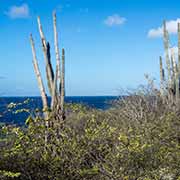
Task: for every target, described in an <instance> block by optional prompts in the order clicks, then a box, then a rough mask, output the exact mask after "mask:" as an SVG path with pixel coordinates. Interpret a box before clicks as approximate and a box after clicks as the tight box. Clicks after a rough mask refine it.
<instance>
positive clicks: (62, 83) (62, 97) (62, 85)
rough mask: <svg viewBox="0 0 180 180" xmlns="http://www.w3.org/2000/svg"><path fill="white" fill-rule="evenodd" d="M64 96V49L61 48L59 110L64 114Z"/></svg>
mask: <svg viewBox="0 0 180 180" xmlns="http://www.w3.org/2000/svg"><path fill="white" fill-rule="evenodd" d="M64 97H65V50H64V49H62V71H61V110H62V113H63V115H64Z"/></svg>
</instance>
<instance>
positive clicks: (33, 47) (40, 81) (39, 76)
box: [30, 35, 48, 119]
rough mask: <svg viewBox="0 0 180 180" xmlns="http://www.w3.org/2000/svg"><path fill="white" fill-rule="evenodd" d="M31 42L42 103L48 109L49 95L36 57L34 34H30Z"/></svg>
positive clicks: (45, 114)
mask: <svg viewBox="0 0 180 180" xmlns="http://www.w3.org/2000/svg"><path fill="white" fill-rule="evenodd" d="M30 43H31V48H32V54H33V65H34V71H35V74H36V77H37V82H38V86H39V89H40V94H41V98H42V103H43V109H45V110H47V109H48V101H47V95H46V92H45V88H44V84H43V80H42V77H41V73H40V70H39V65H38V61H37V57H36V51H35V46H34V40H33V37H32V35H30ZM44 116H45V118H46V119H47V118H48V116H47V112H45V113H44Z"/></svg>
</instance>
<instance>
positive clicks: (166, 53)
mask: <svg viewBox="0 0 180 180" xmlns="http://www.w3.org/2000/svg"><path fill="white" fill-rule="evenodd" d="M163 38H164V49H165V56H166V65H167V72H168V85H169V86H171V67H170V60H169V35H168V31H167V27H166V21H164V23H163Z"/></svg>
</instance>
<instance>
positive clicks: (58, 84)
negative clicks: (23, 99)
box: [30, 12, 65, 124]
mask: <svg viewBox="0 0 180 180" xmlns="http://www.w3.org/2000/svg"><path fill="white" fill-rule="evenodd" d="M37 22H38V27H39V33H40V37H41V43H42V50H43V54H44V59H45V64H46V78H47V84H48V90H49V94H50V96H51V105H50V107H49V106H48V102H47V95H46V92H45V88H44V84H43V80H42V77H41V73H40V70H39V67H38V62H37V58H36V51H35V47H34V40H33V38H32V35H31V36H30V40H31V47H32V53H33V64H34V70H35V74H36V76H37V80H38V86H39V89H40V93H41V97H42V102H43V108H44V109H46V110H47V109H48V110H50V111H48V113H47V111H46V110H45V113H44V117H45V119H46V120H48V121H50V119H51V120H52V121H54V120H56V121H57V122H59V123H60V122H61V121H62V120H64V119H65V110H64V96H65V84H64V83H65V82H64V76H65V74H64V71H65V70H64V68H65V67H64V63H65V50H64V49H62V61H60V60H61V59H60V53H59V43H58V32H57V25H56V13H55V12H54V13H53V27H54V47H55V53H56V71H54V70H53V67H52V63H51V52H50V43H49V42H47V41H46V38H45V35H44V33H43V28H42V24H41V21H40V17H38V18H37ZM53 123H54V122H53ZM49 124H52V123H51V122H49ZM56 124H57V123H56Z"/></svg>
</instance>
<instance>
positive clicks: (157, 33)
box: [148, 18, 180, 38]
mask: <svg viewBox="0 0 180 180" xmlns="http://www.w3.org/2000/svg"><path fill="white" fill-rule="evenodd" d="M179 22H180V18H178V19H176V20H170V21H167V22H166V26H167V30H168V32H169V34H176V33H177V24H178V23H179ZM162 36H163V27H162V26H160V27H157V28H153V29H150V30H149V32H148V37H149V38H158V37H162Z"/></svg>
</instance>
